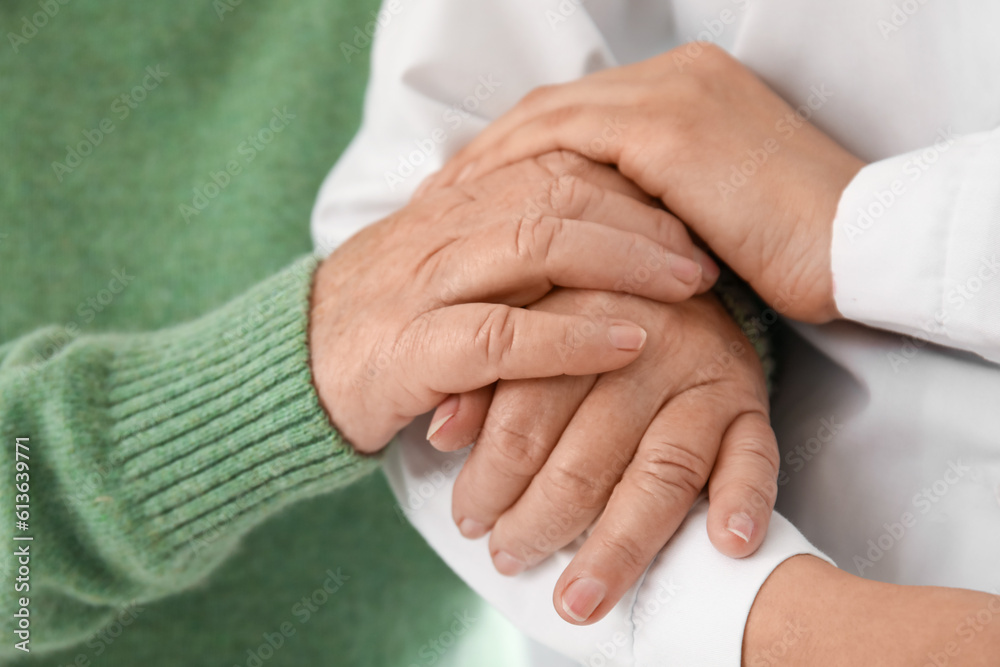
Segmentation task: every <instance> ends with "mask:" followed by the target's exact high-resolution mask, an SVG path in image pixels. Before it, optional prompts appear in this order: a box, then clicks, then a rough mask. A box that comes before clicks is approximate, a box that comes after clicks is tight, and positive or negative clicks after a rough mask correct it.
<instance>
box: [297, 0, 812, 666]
mask: <svg viewBox="0 0 1000 667" xmlns="http://www.w3.org/2000/svg"><path fill="white" fill-rule="evenodd" d="M572 6H573V7H576V10H575V11H576V12H579V14H578V15H575V16H574V17H573V20H572V21H565V22H560V23H559V24H558V25H557V26H556V27H555V28H554V26H553V23H552V22H551V19H552V16H553V15H551V14H547V12H559V11H560V9H559V3H558V2H557V1H553V0H505V1H504V2H495V1H492V0H421V1H420V2H405V1H403V0H387V2H386V4H385V5H384V6H383V12H382V14H381V16H382V18H383V21H382V23H383V26H382V28H381V30H380V32H379V34H378V35H377V38H376V40H375V44H374V46H373V49H374V50H373V53H372V63H373V64H372V74H371V80H370V83H369V88H368V92H367V95H366V100H365V112H364V120H363V123H362V127H361V130H360V132H359V133H358V135H357V136H356V137H355V139H354V141H353V143H352V144H351V146H350V147H349V148H348V150H347V151H346V153H345V154H344V156H343V157H342V159H341V160H340V162H339V163H338V164H337V165H336V167H335V168H334V170H333V171H332V172H331V174H330V175H329V176H328V178H327V180H326V182H325V183H324V185H323V188H322V190H321V193H320V197H319V200H318V201H317V204H316V206H315V209H314V211H313V218H312V227H313V235H314V240H315V243H316V245H317V247H318V248H319V249H320V251H326V252H329V251H330V250H331V249H332V248H333V247H335V246H336V245H337V244H339V243H341V242H343V241H344V240H345V239H347V238H348V237H350V236H351V235H352V234H354V233H355V232H356V231H357V230H358V229H360V228H361V227H363V226H364V225H366V224H369V223H371V222H373V221H375V220H378V219H380V218H382V217H384V216H385V215H387V214H389V213H391V212H393V211H394V210H396V209H398V208H399V207H401V206H403V205H404V204H405V203H406V201H407V200H408V199H409V197H410V195H411V193H412V192H413V190H414V189H415V188H416V187H417V185H418V184H419V182H420V181H421V180H422V179H423V178H424V177H425V176H426V175H428V174H430V173H432V172H433V171H435V170H437V169H438V168H440V167H441V166H442V165H443V164H444V161H445V160H446V159H447V157H448V156H450V155H451V154H453V153H454V152H455V151H456V150H458V149H459V148H460V147H461V146H462V145H464V144H465V143H466V142H468V141H469V140H470V139H471V138H472V137H473V136H475V134H476V133H478V132H479V131H480V130H482V129H483V128H484V127H485V126H486V124H487V123H488V122H489V121H490V120H491V119H494V118H496V117H498V116H499V115H500V114H501V113H503V111H505V110H506V109H508V108H510V107H511V106H512V105H513V104H514V103H516V102H517V101H518V100H519V99H520V98H521V97H522V96H523V95H524V94H525V93H527V92H528V91H529V90H531V89H532V88H534V87H536V86H538V85H542V84H547V83H555V82H559V81H566V80H571V79H575V78H578V77H580V76H582V75H584V74H586V73H588V72H590V71H592V70H594V69H599V68H602V67H607V66H610V65H613V64H614V62H613V58H612V56H611V55H610V51H609V50H608V48H607V47H606V44H605V43H604V40H603V39H602V37H601V35H600V33H599V32H598V31H597V29H596V28H595V27H594V24H593V23H592V22H591V21H589V20H588V18H587V15H586V12H587V9H586V7H585V6H584V5H581V4H574V5H572ZM390 9H392V10H393V11H391V12H390V11H389V10H390ZM426 428H427V424H426V423H418V424H415V425H413V426H411V427H410V428H408V429H407V430H406V431H405V432H404V434H403V437H402V438H401V439H400V441H398V442H397V443H395V444H394V445H392V446H390V450H389V452H388V455H387V458H386V472H387V474H388V477H389V480H390V482H391V485H392V488H393V490H394V492H395V494H396V496H397V498H398V500H399V504H400V508H401V510H402V511H403V513H404V514H405V515H406V516H407V517H408V518H409V519H410V521H411V522H412V523H413V525H414V526H415V527H416V528H417V530H419V531H420V532H421V534H422V535H423V536H424V538H425V539H426V540H427V541H428V542H429V543H430V545H431V546H432V547H433V548H434V549H435V550H436V551H437V552H438V553H439V554H440V555H441V557H442V558H443V559H444V560H445V561H446V562H447V563H448V564H449V565H450V566H451V567H452V568H453V569H454V570H455V571H456V572H457V573H458V574H459V575H460V576H461V577H462V578H463V579H465V581H466V582H468V584H469V585H470V586H471V587H472V588H473V589H475V590H476V591H477V592H478V593H479V594H480V595H482V596H483V597H484V598H486V600H488V601H489V602H490V603H491V604H493V605H494V606H495V607H496V608H498V609H499V610H500V611H501V612H503V613H504V614H505V615H506V616H507V617H508V618H509V619H510V620H511V621H512V622H513V624H514V625H515V626H517V627H518V628H519V629H520V630H521V631H523V632H524V633H526V634H527V635H529V636H531V637H533V638H535V639H536V640H538V641H540V642H542V643H543V644H546V645H548V646H550V647H552V648H553V649H555V650H557V651H558V652H560V653H562V654H564V655H566V656H568V657H570V658H572V659H575V660H578V661H580V662H583V663H584V664H587V665H630V666H631V665H699V666H700V667H716V666H719V667H723V666H724V667H738V666H739V665H740V656H741V646H742V641H743V629H744V625H745V624H746V619H747V615H748V613H749V611H750V607H751V605H752V604H753V601H754V598H755V597H756V595H757V591H758V590H759V588H760V586H761V585H762V584H763V582H764V580H765V579H766V578H767V577H768V576H769V575H770V573H771V572H772V571H773V570H774V568H775V567H777V566H778V565H779V564H780V563H781V562H782V561H784V560H785V559H787V558H789V557H791V556H794V555H797V554H802V553H809V554H814V555H818V556H821V557H823V556H822V554H820V553H819V552H818V551H817V550H816V549H815V548H814V547H812V545H810V544H809V542H808V541H807V540H806V539H805V538H804V537H803V536H802V535H801V534H800V533H799V532H798V531H797V530H796V529H795V528H794V527H793V526H792V525H791V524H790V523H788V522H787V521H786V520H784V519H783V518H781V517H780V516H777V515H776V516H775V517H774V519H773V520H772V523H771V527H770V530H769V533H768V537H767V539H766V540H765V542H764V545H763V546H762V547H761V548H760V550H759V551H758V552H757V553H756V554H755V555H754V556H752V557H750V558H745V559H742V560H733V559H729V558H726V557H724V556H722V555H720V554H719V553H718V552H717V551H716V550H715V549H714V547H713V546H712V545H711V543H710V542H709V540H708V535H707V532H706V527H705V523H706V515H707V503H705V502H704V501H703V500H702V501H700V502H699V503H698V504H697V505H696V506H695V507H694V509H692V511H691V513H690V515H689V516H688V518H687V520H686V521H685V523H684V525H683V526H682V528H681V529H680V530H679V532H678V533H677V534H676V535H675V536H674V538H673V539H672V540H671V542H670V543H669V544H668V545H667V547H666V548H665V549H664V550H663V552H662V553H661V554H660V556H659V557H658V558H657V560H656V561H655V563H654V564H653V565H652V566H651V567H650V569H649V570H648V572H647V574H646V576H645V578H644V579H643V580H642V581H641V582H640V583H639V584H638V585H636V586H635V587H634V588H633V589H632V590H631V591H630V592H629V593H628V594H627V595H626V596H625V598H624V599H623V601H622V602H621V603H620V604H619V605H617V607H616V608H615V609H614V610H613V612H612V613H611V614H609V615H608V617H607V618H605V619H603V620H602V621H600V622H599V623H596V624H594V625H591V626H587V627H577V626H572V625H570V624H568V623H566V622H565V621H563V620H562V619H561V618H559V616H558V615H557V614H556V612H555V610H554V609H553V606H552V591H553V588H554V585H555V582H556V580H557V578H558V576H559V574H560V572H561V571H562V569H563V568H564V567H565V566H566V564H567V563H568V562H569V560H570V559H571V558H572V556H573V553H574V551H575V549H576V547H577V546H578V545H571V546H570V547H568V548H566V549H563V550H562V551H560V552H559V553H558V554H556V555H554V556H553V557H551V558H550V559H548V560H547V561H546V562H544V563H542V564H541V565H539V566H538V567H536V568H534V569H533V570H531V571H529V572H527V573H524V574H522V575H521V576H519V577H516V578H513V579H507V578H504V577H501V576H500V575H499V574H498V573H497V572H496V571H495V570H494V568H493V565H492V562H491V560H490V557H489V552H488V549H487V544H486V541H485V539H484V540H479V541H474V542H473V541H468V540H465V539H464V538H462V537H461V535H460V534H459V533H458V530H457V528H456V527H455V526H454V524H453V522H452V519H451V485H452V483H453V481H454V475H455V474H456V473H457V470H458V466H459V465H460V461H459V460H457V459H456V458H455V457H456V456H460V455H455V454H452V455H447V454H441V453H438V452H435V451H434V450H433V449H432V448H430V446H429V445H428V444H427V442H426V441H425V440H424V437H423V434H424V433H426Z"/></svg>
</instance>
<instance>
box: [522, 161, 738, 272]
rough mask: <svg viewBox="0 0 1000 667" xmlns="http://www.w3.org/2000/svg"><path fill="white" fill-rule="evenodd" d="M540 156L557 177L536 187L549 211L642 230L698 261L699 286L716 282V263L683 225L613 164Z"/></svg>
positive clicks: (630, 229)
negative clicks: (695, 242) (545, 191)
mask: <svg viewBox="0 0 1000 667" xmlns="http://www.w3.org/2000/svg"><path fill="white" fill-rule="evenodd" d="M568 156H570V157H568ZM573 156H575V157H573ZM538 161H539V163H541V164H542V165H543V166H545V167H546V169H548V170H549V171H550V172H553V175H554V176H555V178H554V179H553V180H551V181H549V183H548V184H547V185H543V186H540V187H545V188H547V193H546V194H547V198H548V200H549V202H551V205H552V210H551V211H550V213H551V214H552V215H555V216H558V217H561V218H573V219H578V220H590V221H593V222H603V223H605V224H608V225H610V226H613V227H615V228H616V229H621V230H623V231H630V232H635V233H637V234H642V235H643V236H646V237H648V238H650V239H652V240H653V241H656V242H657V243H659V244H661V245H663V246H664V247H666V248H668V249H669V250H670V251H671V252H675V253H677V254H679V255H683V256H684V257H687V258H689V259H693V260H694V261H695V262H697V264H698V265H699V266H700V267H701V269H702V278H703V279H702V283H701V286H700V289H699V291H705V290H707V289H709V288H710V287H711V286H712V285H714V284H715V281H716V280H717V279H718V277H719V273H720V271H719V265H718V264H716V263H715V260H713V259H712V258H711V257H710V256H709V255H708V254H707V253H705V251H703V250H701V249H700V248H698V247H697V246H695V245H694V243H693V242H692V241H691V236H690V234H689V233H688V230H687V226H686V225H684V223H683V222H681V221H680V220H679V219H678V218H677V217H676V216H674V215H672V214H671V213H669V212H667V211H665V210H663V208H661V205H660V202H659V201H657V200H655V199H654V198H652V197H650V196H649V195H648V194H646V192H645V191H643V190H642V189H640V188H639V186H638V185H636V184H635V183H634V182H632V181H631V180H629V179H627V178H625V177H624V176H622V174H621V173H620V172H619V171H618V170H617V169H615V168H613V167H610V166H608V165H606V164H601V163H599V162H594V161H592V160H588V159H586V158H583V157H582V156H579V155H577V154H575V153H570V152H569V151H558V152H555V153H547V154H546V155H543V156H542V157H540V158H538Z"/></svg>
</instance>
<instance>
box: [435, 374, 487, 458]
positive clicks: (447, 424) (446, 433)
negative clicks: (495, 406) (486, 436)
mask: <svg viewBox="0 0 1000 667" xmlns="http://www.w3.org/2000/svg"><path fill="white" fill-rule="evenodd" d="M493 389H494V385H490V386H488V387H482V388H480V389H476V390H475V391H467V392H465V393H464V394H452V395H451V396H449V397H448V398H446V399H444V401H442V402H441V404H440V405H438V407H437V409H436V410H435V411H434V415H433V416H432V417H431V425H430V428H428V429H427V440H428V441H429V442H430V443H431V444H432V445H433V446H434V448H435V449H438V450H440V451H442V452H452V451H455V450H456V449H462V448H463V447H468V446H469V445H471V444H472V443H473V442H475V440H476V438H477V437H478V436H479V431H480V430H481V429H482V428H483V422H484V421H485V420H486V413H487V411H488V410H489V409H490V401H491V400H492V399H493Z"/></svg>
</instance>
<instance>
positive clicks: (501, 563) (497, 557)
mask: <svg viewBox="0 0 1000 667" xmlns="http://www.w3.org/2000/svg"><path fill="white" fill-rule="evenodd" d="M493 567H495V568H496V569H497V572H499V573H500V574H502V575H504V576H505V577H516V576H517V575H519V574H521V573H522V572H524V570H525V569H526V568H527V567H528V564H527V563H525V562H524V561H522V560H518V559H517V558H514V557H513V556H511V555H510V554H509V553H507V552H506V551H498V552H496V553H495V554H494V555H493Z"/></svg>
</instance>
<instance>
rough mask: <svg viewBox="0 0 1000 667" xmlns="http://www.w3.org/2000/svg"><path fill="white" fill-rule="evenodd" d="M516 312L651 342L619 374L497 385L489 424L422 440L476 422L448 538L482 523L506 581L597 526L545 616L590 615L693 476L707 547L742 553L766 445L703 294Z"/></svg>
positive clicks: (753, 540) (755, 517) (614, 591)
mask: <svg viewBox="0 0 1000 667" xmlns="http://www.w3.org/2000/svg"><path fill="white" fill-rule="evenodd" d="M530 308H531V309H532V310H533V311H535V312H539V311H541V312H549V313H562V314H567V313H583V314H584V315H586V316H587V319H586V320H585V322H583V323H581V324H579V325H578V327H579V330H578V331H577V335H576V336H575V337H574V339H573V340H574V341H575V342H576V343H577V344H580V345H586V344H587V341H588V340H589V339H590V337H591V336H592V335H599V333H598V332H600V331H601V330H602V329H603V327H604V326H606V323H607V322H609V321H613V320H615V319H619V318H622V319H626V320H628V321H632V322H636V323H638V324H640V325H641V326H642V327H643V328H644V329H645V330H646V331H647V332H648V333H649V338H648V339H647V342H646V347H645V349H644V350H643V352H642V354H641V355H640V357H639V358H638V359H637V360H636V361H634V362H632V363H631V364H630V365H628V366H626V367H624V368H622V369H619V370H615V371H611V372H607V373H603V374H601V375H588V376H577V377H568V376H567V377H557V378H547V379H538V380H518V381H504V382H500V383H499V384H498V385H497V388H496V392H495V395H494V396H493V401H492V405H490V406H489V408H488V410H489V414H488V416H486V415H485V409H486V407H485V404H483V403H479V402H476V403H472V402H467V403H466V404H464V405H462V408H463V409H462V410H461V413H460V414H458V413H456V414H455V415H454V416H453V417H452V419H450V420H448V421H446V423H444V425H443V426H439V427H438V429H437V431H436V432H435V433H434V434H433V435H432V443H433V444H434V445H435V446H436V447H438V448H439V449H445V450H448V449H454V448H457V447H460V446H463V445H465V444H467V442H468V441H467V439H466V438H467V437H468V436H467V434H468V432H469V430H470V429H475V428H476V427H478V425H480V424H483V419H484V417H485V424H484V425H483V427H482V432H481V434H480V436H479V438H478V440H477V442H476V444H475V446H474V447H473V449H472V452H471V454H470V456H469V458H468V460H467V461H466V463H465V464H464V466H463V468H462V471H461V472H460V474H459V477H458V479H457V480H456V483H455V488H454V499H453V515H454V519H455V521H456V522H457V523H458V525H459V527H460V530H461V531H462V533H463V534H464V535H465V536H466V537H470V538H475V537H479V536H481V535H484V534H485V533H486V532H487V531H488V530H490V529H491V528H492V531H493V532H492V535H491V536H490V540H489V548H490V553H491V554H492V556H493V561H494V564H495V566H496V568H497V569H498V570H499V571H500V572H501V573H503V574H506V575H516V574H518V573H520V572H521V571H522V570H524V569H525V568H529V567H532V566H533V565H535V564H537V563H539V562H540V561H542V560H543V559H545V558H546V557H547V556H549V555H550V554H551V553H553V552H554V551H555V550H557V549H560V548H562V547H564V546H566V545H567V544H569V543H570V542H572V541H573V540H574V539H576V538H577V537H578V536H580V535H581V534H582V533H583V532H584V531H585V530H586V529H587V528H588V527H589V526H590V525H591V524H593V522H594V521H595V519H596V520H597V523H596V525H595V526H594V529H593V532H592V533H591V534H590V535H589V537H587V539H586V541H585V542H584V544H583V546H581V547H580V549H579V551H578V552H577V554H576V556H575V557H574V559H573V561H572V562H571V563H570V565H569V566H568V567H567V569H566V571H565V572H564V573H563V575H562V577H561V578H560V579H559V582H558V584H557V585H556V589H555V594H554V603H555V607H556V610H557V611H558V612H559V614H560V615H561V616H562V617H563V618H564V619H566V620H567V621H571V622H574V623H579V624H583V623H590V622H594V621H597V620H599V619H600V618H602V617H603V616H604V615H605V614H606V613H607V612H608V611H609V610H610V609H611V608H612V607H613V606H614V605H615V604H616V603H617V602H618V600H619V599H620V598H621V597H622V595H623V594H624V593H625V592H626V591H627V590H628V589H629V588H630V587H631V586H632V585H633V584H634V583H635V582H636V581H637V580H638V579H639V577H640V576H641V575H642V573H643V572H644V571H645V570H646V568H647V567H648V566H649V564H650V563H651V562H652V560H653V558H654V557H655V556H656V554H657V553H658V552H659V551H660V550H661V549H662V548H663V545H664V544H665V543H666V542H667V540H668V539H669V538H670V536H671V535H673V533H674V531H675V530H676V529H677V528H678V526H679V525H680V523H681V521H682V520H683V519H684V517H685V516H686V514H687V512H688V510H689V509H690V508H691V506H692V505H693V504H694V502H695V500H696V499H697V497H698V495H699V494H700V493H701V491H702V489H703V487H704V486H705V483H706V481H708V483H709V488H708V491H709V500H710V506H709V519H708V530H709V536H710V538H711V540H712V543H713V544H714V545H715V546H716V548H718V549H719V550H720V551H721V552H723V553H725V554H728V555H730V556H734V557H741V556H746V555H749V554H750V553H752V552H753V551H755V550H756V549H757V547H758V546H759V545H760V543H761V542H762V541H763V538H764V535H765V533H766V532H767V526H768V522H769V519H770V513H771V509H772V507H773V505H774V501H775V496H776V493H777V482H776V480H777V474H778V464H779V457H778V448H777V443H776V441H775V437H774V434H773V432H772V430H771V427H770V424H769V418H768V400H767V390H766V387H765V382H764V378H763V372H762V370H761V366H760V362H759V360H758V358H757V356H756V354H755V352H754V350H753V348H752V346H751V345H750V343H749V341H748V340H747V339H746V338H745V337H744V336H743V334H742V333H741V332H740V330H739V329H738V327H737V326H736V324H735V323H734V322H733V320H732V318H731V317H730V316H729V314H728V313H727V312H726V311H725V309H724V308H722V306H721V305H720V304H719V303H718V301H717V299H716V298H715V297H714V296H711V295H703V296H699V297H696V298H693V299H690V300H688V301H685V302H683V303H678V304H673V305H666V304H663V303H659V302H656V301H651V300H649V299H644V298H641V297H630V296H628V295H624V294H619V293H609V292H598V291H592V290H557V291H554V292H552V293H551V294H550V295H548V296H546V297H545V298H543V299H542V300H540V301H539V302H537V303H536V304H534V305H532V306H531V307H530ZM463 398H464V397H463ZM449 400H451V401H454V400H455V399H449ZM470 403H471V405H470ZM455 407H458V406H457V405H454V404H453V405H450V406H449V405H442V406H441V407H440V408H439V409H438V412H437V414H436V415H435V416H436V418H437V419H440V418H441V416H442V414H443V413H445V412H447V411H448V410H450V409H452V408H455ZM598 517H600V518H599V519H598Z"/></svg>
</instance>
